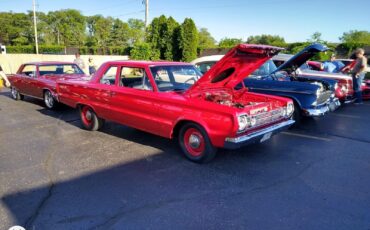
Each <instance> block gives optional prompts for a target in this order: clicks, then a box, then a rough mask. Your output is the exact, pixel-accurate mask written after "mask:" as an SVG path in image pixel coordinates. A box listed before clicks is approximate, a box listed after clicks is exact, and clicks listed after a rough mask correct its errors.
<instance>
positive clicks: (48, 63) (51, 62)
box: [23, 61, 75, 65]
mask: <svg viewBox="0 0 370 230" xmlns="http://www.w3.org/2000/svg"><path fill="white" fill-rule="evenodd" d="M71 64H75V63H73V62H61V61H39V62H26V63H24V64H23V65H71Z"/></svg>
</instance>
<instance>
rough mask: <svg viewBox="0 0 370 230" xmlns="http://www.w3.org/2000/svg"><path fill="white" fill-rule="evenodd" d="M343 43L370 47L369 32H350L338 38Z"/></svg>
mask: <svg viewBox="0 0 370 230" xmlns="http://www.w3.org/2000/svg"><path fill="white" fill-rule="evenodd" d="M339 39H340V40H341V41H342V42H343V43H349V44H356V43H357V44H364V45H370V31H358V30H351V31H349V32H345V33H343V35H342V37H340V38H339Z"/></svg>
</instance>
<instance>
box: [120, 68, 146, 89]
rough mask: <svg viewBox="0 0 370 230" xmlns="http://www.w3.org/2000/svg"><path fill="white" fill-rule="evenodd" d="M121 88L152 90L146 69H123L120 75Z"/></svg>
mask: <svg viewBox="0 0 370 230" xmlns="http://www.w3.org/2000/svg"><path fill="white" fill-rule="evenodd" d="M119 84H120V86H122V87H127V88H134V89H142V90H152V89H153V87H152V85H151V83H150V81H149V78H148V76H147V74H146V73H145V69H142V68H135V67H122V68H121V73H120V81H119Z"/></svg>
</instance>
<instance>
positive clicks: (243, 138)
mask: <svg viewBox="0 0 370 230" xmlns="http://www.w3.org/2000/svg"><path fill="white" fill-rule="evenodd" d="M294 122H295V121H294V120H287V121H284V122H281V123H278V124H276V125H273V126H270V127H267V128H265V129H261V130H258V131H256V132H254V133H250V134H247V135H244V136H239V137H226V138H225V141H226V142H231V143H235V144H237V143H241V142H245V141H248V140H251V139H254V138H257V137H259V136H262V135H264V134H266V133H270V132H273V131H274V130H277V129H281V128H284V127H287V126H291V125H292V124H294Z"/></svg>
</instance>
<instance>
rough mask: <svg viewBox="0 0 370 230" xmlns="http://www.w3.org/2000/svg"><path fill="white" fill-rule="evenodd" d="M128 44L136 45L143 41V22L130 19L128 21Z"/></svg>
mask: <svg viewBox="0 0 370 230" xmlns="http://www.w3.org/2000/svg"><path fill="white" fill-rule="evenodd" d="M127 23H128V26H129V28H130V30H129V37H130V39H129V40H130V41H129V42H130V44H136V43H140V42H143V41H144V38H145V23H144V21H143V20H140V19H134V18H130V19H129V20H128V21H127Z"/></svg>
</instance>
